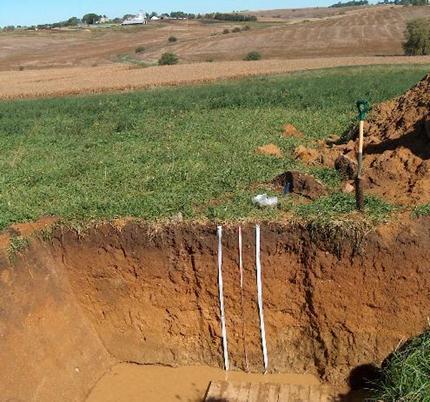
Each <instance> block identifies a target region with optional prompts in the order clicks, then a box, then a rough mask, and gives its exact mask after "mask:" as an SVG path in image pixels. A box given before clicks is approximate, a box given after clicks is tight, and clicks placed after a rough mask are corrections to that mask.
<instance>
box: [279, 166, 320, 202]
mask: <svg viewBox="0 0 430 402" xmlns="http://www.w3.org/2000/svg"><path fill="white" fill-rule="evenodd" d="M273 184H274V185H275V186H277V187H281V188H282V191H283V192H284V193H285V191H286V190H287V189H288V192H289V193H293V194H298V195H301V196H302V197H306V198H309V199H310V200H316V199H318V198H320V197H322V196H323V195H326V194H327V191H326V188H325V186H324V185H323V184H322V183H320V182H319V181H318V180H316V179H315V178H314V177H313V176H311V175H308V174H305V173H301V172H297V171H290V172H286V173H283V174H281V175H279V176H278V177H276V178H275V179H274V180H273Z"/></svg>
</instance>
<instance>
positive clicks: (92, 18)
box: [82, 13, 101, 25]
mask: <svg viewBox="0 0 430 402" xmlns="http://www.w3.org/2000/svg"><path fill="white" fill-rule="evenodd" d="M100 18H101V16H100V15H97V14H94V13H90V14H85V15H84V16H83V17H82V22H83V23H84V24H88V25H93V24H95V23H96V22H97V21H100Z"/></svg>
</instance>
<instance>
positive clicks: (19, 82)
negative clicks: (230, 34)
mask: <svg viewBox="0 0 430 402" xmlns="http://www.w3.org/2000/svg"><path fill="white" fill-rule="evenodd" d="M405 63H411V64H430V56H423V57H401V56H399V57H344V58H318V59H302V60H262V61H258V62H246V61H231V62H219V63H195V64H182V65H176V66H163V67H149V68H145V69H141V68H130V67H129V66H126V65H111V66H102V67H74V68H57V69H48V70H29V71H21V72H17V71H3V72H0V99H16V98H36V97H44V96H61V95H73V94H81V93H99V92H108V91H123V90H132V89H138V88H148V87H154V86H162V85H180V84H191V83H201V82H208V81H214V80H220V79H229V78H230V79H231V78H240V77H246V76H255V75H265V74H278V73H288V72H293V71H302V70H312V69H320V68H332V67H339V66H360V65H372V64H405Z"/></svg>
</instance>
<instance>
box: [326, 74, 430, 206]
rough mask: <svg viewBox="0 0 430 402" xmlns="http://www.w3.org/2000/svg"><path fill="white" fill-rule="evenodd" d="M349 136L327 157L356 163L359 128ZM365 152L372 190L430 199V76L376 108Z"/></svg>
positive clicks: (389, 196) (416, 200)
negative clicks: (348, 138)
mask: <svg viewBox="0 0 430 402" xmlns="http://www.w3.org/2000/svg"><path fill="white" fill-rule="evenodd" d="M351 134H352V135H351V136H350V138H352V140H351V141H349V142H348V143H346V144H342V145H337V146H334V147H333V148H331V149H330V150H324V151H323V154H328V155H325V156H326V157H325V158H323V159H324V160H326V161H328V163H329V164H333V163H334V161H335V160H336V159H337V158H338V157H339V156H341V155H343V156H345V157H347V158H349V159H350V160H352V161H355V160H356V152H357V149H356V146H357V145H356V144H357V141H356V140H355V139H356V138H357V134H358V130H357V128H355V129H354V131H353V132H352V133H351ZM364 153H365V155H364V174H365V187H366V190H367V191H368V193H370V194H374V195H377V196H381V197H383V198H385V199H386V200H388V201H391V202H395V203H398V204H401V205H416V204H424V203H428V202H430V161H429V158H430V74H429V75H427V76H426V77H425V78H424V79H423V80H422V81H421V82H420V83H418V84H417V85H416V86H415V87H414V88H412V89H410V90H409V91H407V92H406V93H405V94H404V95H403V96H401V97H399V98H397V99H394V100H391V101H388V102H385V103H383V104H381V105H379V106H377V107H375V109H374V111H373V112H372V114H371V116H370V119H369V120H368V122H366V124H365V150H364ZM327 156H329V157H327ZM320 160H321V158H320ZM344 160H345V159H344ZM351 178H352V177H351Z"/></svg>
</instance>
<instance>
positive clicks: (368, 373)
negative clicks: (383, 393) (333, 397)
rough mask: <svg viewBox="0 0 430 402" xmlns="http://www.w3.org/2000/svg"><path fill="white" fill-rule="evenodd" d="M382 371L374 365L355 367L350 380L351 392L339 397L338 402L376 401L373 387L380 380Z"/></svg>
mask: <svg viewBox="0 0 430 402" xmlns="http://www.w3.org/2000/svg"><path fill="white" fill-rule="evenodd" d="M380 375H381V371H380V369H379V368H378V367H377V366H375V365H373V364H363V365H361V366H358V367H355V368H354V369H353V370H352V371H351V373H350V375H349V378H348V384H349V386H350V388H351V391H350V392H348V393H347V394H344V395H339V396H338V398H337V402H362V401H368V402H371V401H374V400H375V399H372V398H371V392H370V391H369V390H370V389H371V388H372V385H373V384H375V383H376V382H377V381H378V379H379V378H380Z"/></svg>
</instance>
